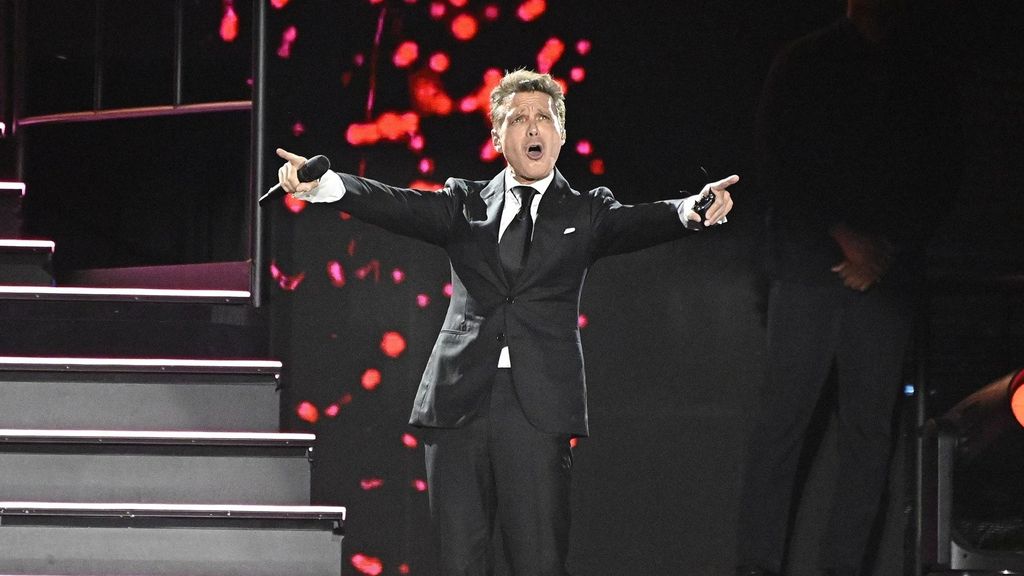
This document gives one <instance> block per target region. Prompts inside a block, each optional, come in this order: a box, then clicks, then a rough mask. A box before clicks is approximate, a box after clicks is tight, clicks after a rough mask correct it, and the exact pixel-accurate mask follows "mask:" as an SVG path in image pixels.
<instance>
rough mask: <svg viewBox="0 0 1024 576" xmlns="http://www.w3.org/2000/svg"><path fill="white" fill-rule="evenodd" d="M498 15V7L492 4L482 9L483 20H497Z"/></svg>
mask: <svg viewBox="0 0 1024 576" xmlns="http://www.w3.org/2000/svg"><path fill="white" fill-rule="evenodd" d="M500 14H501V12H500V10H498V7H497V6H496V5H494V4H488V5H487V7H486V8H484V18H487V19H488V20H497V19H498V16H499V15H500Z"/></svg>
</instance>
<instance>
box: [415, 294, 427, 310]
mask: <svg viewBox="0 0 1024 576" xmlns="http://www.w3.org/2000/svg"><path fill="white" fill-rule="evenodd" d="M416 305H417V306H419V307H420V308H426V307H427V306H430V296H427V295H426V294H417V295H416Z"/></svg>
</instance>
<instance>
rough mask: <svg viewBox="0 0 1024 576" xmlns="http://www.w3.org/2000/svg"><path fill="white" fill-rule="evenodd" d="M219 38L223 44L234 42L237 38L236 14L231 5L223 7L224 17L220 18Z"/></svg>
mask: <svg viewBox="0 0 1024 576" xmlns="http://www.w3.org/2000/svg"><path fill="white" fill-rule="evenodd" d="M220 38H221V40H223V41H225V42H234V41H235V38H238V14H235V8H234V6H232V5H231V4H228V5H226V6H224V15H223V16H221V18H220Z"/></svg>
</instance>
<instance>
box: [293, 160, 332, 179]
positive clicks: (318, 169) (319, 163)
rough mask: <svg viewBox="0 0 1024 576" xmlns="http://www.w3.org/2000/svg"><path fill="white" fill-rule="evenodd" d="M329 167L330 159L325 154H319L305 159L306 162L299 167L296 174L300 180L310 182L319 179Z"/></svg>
mask: <svg viewBox="0 0 1024 576" xmlns="http://www.w3.org/2000/svg"><path fill="white" fill-rule="evenodd" d="M330 169H331V161H330V160H329V159H328V158H327V156H324V155H322V154H321V155H319V156H313V157H312V158H310V159H309V160H306V163H305V164H303V165H302V166H300V167H299V170H298V172H297V173H296V176H298V177H299V181H300V182H312V181H314V180H319V179H320V177H321V176H323V175H324V174H326V173H327V171H328V170H330Z"/></svg>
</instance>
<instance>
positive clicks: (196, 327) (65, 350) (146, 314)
mask: <svg viewBox="0 0 1024 576" xmlns="http://www.w3.org/2000/svg"><path fill="white" fill-rule="evenodd" d="M251 304H252V301H251V294H250V293H249V292H248V291H244V290H176V289H162V288H113V287H95V286H94V287H88V286H78V287H68V286H11V285H6V286H0V326H3V327H4V329H3V330H0V355H8V356H44V355H52V354H54V353H57V352H59V353H60V354H63V355H67V356H120V357H125V356H130V357H138V356H149V357H165V358H166V357H171V358H261V357H265V356H266V355H267V354H268V353H269V351H268V349H267V348H268V344H267V342H268V337H267V330H268V328H267V315H266V313H264V311H262V310H261V309H259V308H256V307H254V306H252V305H251Z"/></svg>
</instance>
